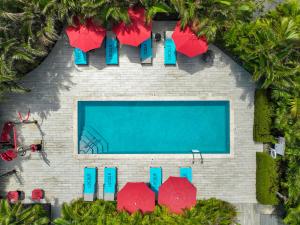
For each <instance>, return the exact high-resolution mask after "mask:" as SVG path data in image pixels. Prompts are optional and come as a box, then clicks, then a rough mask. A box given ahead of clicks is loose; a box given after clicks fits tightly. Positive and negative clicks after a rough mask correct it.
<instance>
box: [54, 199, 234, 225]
mask: <svg viewBox="0 0 300 225" xmlns="http://www.w3.org/2000/svg"><path fill="white" fill-rule="evenodd" d="M236 215H237V214H236V209H235V207H234V206H232V205H231V204H229V203H227V202H224V201H221V200H217V199H214V198H212V199H208V200H200V201H198V202H197V205H196V206H195V207H194V208H192V209H191V210H186V211H185V212H184V213H183V214H182V215H177V214H172V213H170V212H169V211H168V210H167V209H166V208H164V207H160V206H156V208H155V210H154V212H153V213H149V214H145V215H143V214H141V213H139V212H136V213H134V214H132V215H130V214H128V213H126V212H118V211H117V210H116V203H115V202H107V201H103V200H97V201H94V202H90V203H87V202H84V201H83V200H81V199H79V200H75V201H72V202H71V203H70V204H66V203H65V204H63V207H62V216H61V218H58V219H56V220H55V221H54V224H56V225H67V224H81V225H85V224H86V225H94V224H95V225H96V224H97V225H98V224H132V225H133V224H143V225H148V224H149V225H150V224H151V225H152V224H161V225H164V224H165V225H167V224H168V225H169V224H174V225H175V224H178V225H181V224H182V225H189V224H190V225H193V224H203V225H206V224H207V225H208V224H222V225H234V224H236V222H235V220H236Z"/></svg>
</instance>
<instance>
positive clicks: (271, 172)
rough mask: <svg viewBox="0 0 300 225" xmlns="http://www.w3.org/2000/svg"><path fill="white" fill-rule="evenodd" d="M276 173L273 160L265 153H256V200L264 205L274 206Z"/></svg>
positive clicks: (276, 186)
mask: <svg viewBox="0 0 300 225" xmlns="http://www.w3.org/2000/svg"><path fill="white" fill-rule="evenodd" d="M277 179H278V173H277V167H276V162H275V160H274V159H273V158H272V157H271V156H270V155H268V154H267V153H265V152H257V153H256V198H257V201H258V202H259V203H261V204H265V205H276V204H277V203H278V199H277V197H276V192H277V191H278V182H277Z"/></svg>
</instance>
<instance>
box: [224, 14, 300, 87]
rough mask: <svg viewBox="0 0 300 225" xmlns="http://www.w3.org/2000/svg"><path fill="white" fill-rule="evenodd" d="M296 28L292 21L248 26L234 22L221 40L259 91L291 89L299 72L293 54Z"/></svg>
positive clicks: (299, 36) (299, 37)
mask: <svg viewBox="0 0 300 225" xmlns="http://www.w3.org/2000/svg"><path fill="white" fill-rule="evenodd" d="M299 27H300V26H299V23H298V24H297V23H296V21H294V19H293V18H286V17H282V18H277V19H273V18H269V17H266V18H261V19H257V20H256V21H253V22H251V23H249V24H244V23H240V22H238V23H236V25H235V26H233V27H232V28H231V29H230V30H229V31H228V32H227V33H226V34H225V35H224V39H225V43H226V46H227V47H228V48H230V49H231V50H232V52H233V53H234V54H236V55H237V56H238V57H239V59H240V60H241V61H242V62H243V65H244V66H245V68H246V69H247V70H248V71H250V72H251V73H252V74H253V79H254V80H255V81H258V82H259V83H261V86H262V87H263V88H267V87H269V86H275V87H278V88H281V89H284V88H289V87H290V86H295V85H296V83H297V80H296V79H298V78H297V77H298V76H299V73H300V65H299V61H298V60H299V52H298V53H297V52H296V51H297V42H299V41H300V28H299ZM296 55H298V56H296Z"/></svg>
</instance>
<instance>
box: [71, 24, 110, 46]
mask: <svg viewBox="0 0 300 225" xmlns="http://www.w3.org/2000/svg"><path fill="white" fill-rule="evenodd" d="M66 33H67V35H68V37H69V41H70V45H71V46H72V47H74V48H80V49H81V50H82V51H84V52H88V51H90V50H92V49H95V48H99V47H100V46H101V44H102V42H103V40H104V37H105V35H106V30H105V29H104V28H103V27H101V26H98V25H96V24H94V23H93V21H92V20H91V19H88V20H86V24H79V22H77V26H68V27H67V29H66Z"/></svg>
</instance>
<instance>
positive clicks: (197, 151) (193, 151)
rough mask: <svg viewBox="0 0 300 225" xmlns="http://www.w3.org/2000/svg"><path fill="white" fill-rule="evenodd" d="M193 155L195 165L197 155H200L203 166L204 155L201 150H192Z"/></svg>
mask: <svg viewBox="0 0 300 225" xmlns="http://www.w3.org/2000/svg"><path fill="white" fill-rule="evenodd" d="M192 154H193V164H195V154H199V156H200V162H201V164H203V157H202V154H201V152H200V150H198V149H192Z"/></svg>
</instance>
